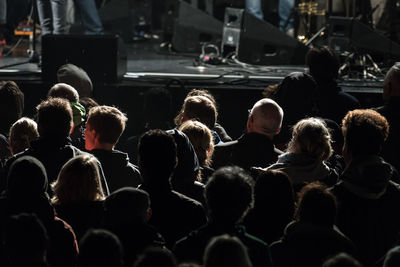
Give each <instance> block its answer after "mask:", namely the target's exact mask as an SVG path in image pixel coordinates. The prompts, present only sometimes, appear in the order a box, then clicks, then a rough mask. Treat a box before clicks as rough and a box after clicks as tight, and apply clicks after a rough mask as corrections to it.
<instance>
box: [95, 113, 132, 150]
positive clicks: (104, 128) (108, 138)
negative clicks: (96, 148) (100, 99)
mask: <svg viewBox="0 0 400 267" xmlns="http://www.w3.org/2000/svg"><path fill="white" fill-rule="evenodd" d="M127 120H128V118H127V117H126V115H125V114H124V113H122V112H121V111H120V110H119V109H117V108H116V107H111V106H96V107H93V108H91V109H90V111H89V115H88V119H87V124H88V125H89V128H90V129H91V130H95V131H96V133H97V134H98V136H99V142H100V143H108V144H116V143H117V142H118V139H119V137H120V136H121V134H122V133H123V132H124V130H125V125H126V121H127Z"/></svg>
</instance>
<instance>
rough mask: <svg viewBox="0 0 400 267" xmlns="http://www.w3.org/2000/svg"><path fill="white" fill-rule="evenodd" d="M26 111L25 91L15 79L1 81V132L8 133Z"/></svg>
mask: <svg viewBox="0 0 400 267" xmlns="http://www.w3.org/2000/svg"><path fill="white" fill-rule="evenodd" d="M23 111H24V93H22V91H21V90H20V89H19V87H18V85H17V84H16V83H15V82H13V81H2V82H0V133H1V134H3V135H7V134H8V131H9V130H10V127H11V125H12V124H13V123H14V122H16V121H17V120H18V119H19V118H21V116H22V113H23Z"/></svg>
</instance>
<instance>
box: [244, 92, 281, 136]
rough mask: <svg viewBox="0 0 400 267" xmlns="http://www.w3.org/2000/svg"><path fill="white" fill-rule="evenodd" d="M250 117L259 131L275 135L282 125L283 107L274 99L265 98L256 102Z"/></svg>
mask: <svg viewBox="0 0 400 267" xmlns="http://www.w3.org/2000/svg"><path fill="white" fill-rule="evenodd" d="M249 119H252V120H253V125H254V126H253V127H255V128H256V129H257V130H258V132H260V133H264V134H268V135H275V134H276V133H277V132H278V131H279V130H280V128H281V126H282V120H283V109H282V108H281V107H280V106H279V105H278V103H276V102H275V101H274V100H272V99H270V98H263V99H261V100H259V101H257V102H256V103H255V104H254V106H253V107H252V109H251V110H250V112H249Z"/></svg>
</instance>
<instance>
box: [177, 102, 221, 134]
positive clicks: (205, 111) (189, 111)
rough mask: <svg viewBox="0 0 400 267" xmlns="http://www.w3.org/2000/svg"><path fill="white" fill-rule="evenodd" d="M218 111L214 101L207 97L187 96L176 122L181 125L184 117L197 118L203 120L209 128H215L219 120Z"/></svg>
mask: <svg viewBox="0 0 400 267" xmlns="http://www.w3.org/2000/svg"><path fill="white" fill-rule="evenodd" d="M217 117H218V112H217V108H216V107H215V105H214V103H213V102H212V101H211V100H210V99H209V98H207V97H205V96H201V95H197V96H188V97H186V98H185V100H184V102H183V105H182V108H181V110H180V111H179V114H178V115H176V117H175V119H174V122H175V125H177V126H179V125H181V124H182V123H183V122H184V119H185V118H186V119H188V120H190V119H196V120H198V121H201V122H202V123H204V124H205V125H207V127H208V128H209V129H213V128H214V126H215V123H216V121H217Z"/></svg>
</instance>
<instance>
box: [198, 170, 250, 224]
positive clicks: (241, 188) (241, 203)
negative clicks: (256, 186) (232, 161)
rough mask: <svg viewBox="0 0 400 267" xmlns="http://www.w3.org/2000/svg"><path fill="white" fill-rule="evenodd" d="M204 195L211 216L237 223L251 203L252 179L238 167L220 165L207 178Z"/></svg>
mask: <svg viewBox="0 0 400 267" xmlns="http://www.w3.org/2000/svg"><path fill="white" fill-rule="evenodd" d="M204 196H205V199H206V203H207V207H208V211H209V214H210V216H211V217H212V218H214V219H218V220H219V221H226V222H228V223H237V222H238V221H239V220H240V219H241V218H242V217H243V216H244V215H245V213H246V211H247V210H248V209H249V208H251V207H252V205H253V179H252V177H251V176H250V175H249V174H248V173H247V172H246V171H245V170H243V169H242V168H240V167H237V166H227V167H222V168H220V169H218V170H217V171H215V172H214V173H213V175H212V176H211V177H210V179H209V180H208V182H207V184H206V187H205V191H204Z"/></svg>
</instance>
